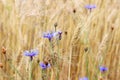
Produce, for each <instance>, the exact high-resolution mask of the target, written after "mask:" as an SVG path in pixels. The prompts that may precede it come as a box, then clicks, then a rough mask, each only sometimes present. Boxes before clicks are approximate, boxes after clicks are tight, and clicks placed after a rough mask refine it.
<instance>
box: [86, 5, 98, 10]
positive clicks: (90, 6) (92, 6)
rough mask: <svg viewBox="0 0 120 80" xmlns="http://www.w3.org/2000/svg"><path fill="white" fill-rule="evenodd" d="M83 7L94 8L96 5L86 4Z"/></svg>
mask: <svg viewBox="0 0 120 80" xmlns="http://www.w3.org/2000/svg"><path fill="white" fill-rule="evenodd" d="M85 8H87V9H90V10H91V9H94V8H96V5H86V6H85Z"/></svg>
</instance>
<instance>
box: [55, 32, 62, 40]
mask: <svg viewBox="0 0 120 80" xmlns="http://www.w3.org/2000/svg"><path fill="white" fill-rule="evenodd" d="M54 37H56V38H58V39H59V40H61V38H62V31H57V32H54Z"/></svg>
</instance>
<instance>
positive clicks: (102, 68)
mask: <svg viewBox="0 0 120 80" xmlns="http://www.w3.org/2000/svg"><path fill="white" fill-rule="evenodd" d="M99 69H100V71H101V72H105V71H107V70H108V68H106V67H104V66H100V67H99Z"/></svg>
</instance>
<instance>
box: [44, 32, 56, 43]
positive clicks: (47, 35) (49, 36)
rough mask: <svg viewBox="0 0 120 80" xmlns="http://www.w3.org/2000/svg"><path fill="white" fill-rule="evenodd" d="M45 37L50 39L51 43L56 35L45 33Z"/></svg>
mask: <svg viewBox="0 0 120 80" xmlns="http://www.w3.org/2000/svg"><path fill="white" fill-rule="evenodd" d="M43 37H44V38H48V39H49V41H51V39H52V38H53V37H54V33H52V32H51V33H44V34H43Z"/></svg>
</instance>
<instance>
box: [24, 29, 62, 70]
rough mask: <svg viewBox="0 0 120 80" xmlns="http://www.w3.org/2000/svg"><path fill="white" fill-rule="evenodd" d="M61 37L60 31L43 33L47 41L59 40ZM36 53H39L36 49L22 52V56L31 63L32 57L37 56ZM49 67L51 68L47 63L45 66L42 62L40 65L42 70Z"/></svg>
mask: <svg viewBox="0 0 120 80" xmlns="http://www.w3.org/2000/svg"><path fill="white" fill-rule="evenodd" d="M61 36H62V32H61V31H58V32H51V33H44V34H43V37H44V38H47V39H48V40H49V41H51V40H52V38H57V39H59V40H61ZM38 53H39V51H38V50H37V49H32V50H26V51H24V55H25V56H29V57H30V60H31V61H32V60H33V57H34V56H36V55H38ZM50 66H51V65H50V63H48V64H45V63H44V62H41V63H40V67H41V68H42V69H46V68H49V67H50Z"/></svg>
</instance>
